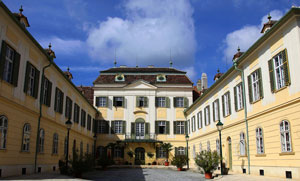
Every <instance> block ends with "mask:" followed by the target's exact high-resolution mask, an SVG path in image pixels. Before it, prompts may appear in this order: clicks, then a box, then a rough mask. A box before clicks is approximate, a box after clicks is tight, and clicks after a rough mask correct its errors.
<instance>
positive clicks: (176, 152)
mask: <svg viewBox="0 0 300 181" xmlns="http://www.w3.org/2000/svg"><path fill="white" fill-rule="evenodd" d="M177 155H178V148H177V147H175V156H177Z"/></svg>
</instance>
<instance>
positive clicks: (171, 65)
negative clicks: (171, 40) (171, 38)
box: [170, 48, 173, 67]
mask: <svg viewBox="0 0 300 181" xmlns="http://www.w3.org/2000/svg"><path fill="white" fill-rule="evenodd" d="M170 67H173V62H172V52H171V48H170Z"/></svg>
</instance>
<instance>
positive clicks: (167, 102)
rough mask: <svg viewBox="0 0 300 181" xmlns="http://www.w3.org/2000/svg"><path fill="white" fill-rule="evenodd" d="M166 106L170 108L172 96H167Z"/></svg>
mask: <svg viewBox="0 0 300 181" xmlns="http://www.w3.org/2000/svg"><path fill="white" fill-rule="evenodd" d="M166 107H167V108H170V98H168V97H166Z"/></svg>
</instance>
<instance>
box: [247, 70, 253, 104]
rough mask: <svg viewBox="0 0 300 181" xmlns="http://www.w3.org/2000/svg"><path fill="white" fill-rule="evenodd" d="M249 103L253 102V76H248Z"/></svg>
mask: <svg viewBox="0 0 300 181" xmlns="http://www.w3.org/2000/svg"><path fill="white" fill-rule="evenodd" d="M248 90H249V101H250V103H252V102H253V95H252V81H251V74H250V75H249V76H248Z"/></svg>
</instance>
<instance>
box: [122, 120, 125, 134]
mask: <svg viewBox="0 0 300 181" xmlns="http://www.w3.org/2000/svg"><path fill="white" fill-rule="evenodd" d="M122 131H123V134H126V121H123V130H122Z"/></svg>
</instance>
